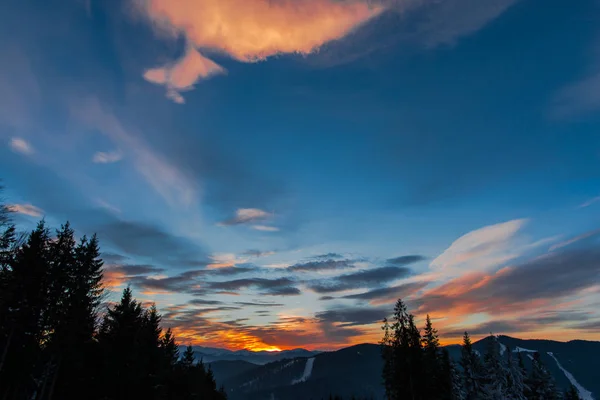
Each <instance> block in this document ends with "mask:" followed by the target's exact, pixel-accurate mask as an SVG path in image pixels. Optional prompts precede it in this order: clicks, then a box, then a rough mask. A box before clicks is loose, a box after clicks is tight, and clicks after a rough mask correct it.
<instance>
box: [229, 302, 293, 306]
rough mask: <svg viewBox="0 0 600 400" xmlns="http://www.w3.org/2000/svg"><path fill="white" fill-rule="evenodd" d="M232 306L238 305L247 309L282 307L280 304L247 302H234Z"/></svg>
mask: <svg viewBox="0 0 600 400" xmlns="http://www.w3.org/2000/svg"><path fill="white" fill-rule="evenodd" d="M234 304H238V305H241V306H247V307H283V306H284V305H283V304H281V303H257V302H249V301H236V302H235V303H234Z"/></svg>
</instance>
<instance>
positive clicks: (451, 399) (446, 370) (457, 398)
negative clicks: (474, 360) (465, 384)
mask: <svg viewBox="0 0 600 400" xmlns="http://www.w3.org/2000/svg"><path fill="white" fill-rule="evenodd" d="M439 387H440V393H441V398H442V399H444V400H462V397H461V393H462V387H461V382H460V377H459V375H458V372H457V371H456V366H455V365H454V362H453V361H452V360H451V359H450V353H449V352H448V350H447V349H442V358H441V381H440V386H439Z"/></svg>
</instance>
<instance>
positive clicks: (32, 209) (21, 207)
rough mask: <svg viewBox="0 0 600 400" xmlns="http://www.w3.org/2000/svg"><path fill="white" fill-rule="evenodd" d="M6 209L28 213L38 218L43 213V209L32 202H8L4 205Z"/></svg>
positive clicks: (18, 212)
mask: <svg viewBox="0 0 600 400" xmlns="http://www.w3.org/2000/svg"><path fill="white" fill-rule="evenodd" d="M6 208H7V209H8V211H10V212H14V213H17V214H23V215H28V216H30V217H36V218H39V217H41V216H42V215H43V214H44V211H43V210H42V209H40V208H38V207H36V206H34V205H32V204H8V205H7V206H6Z"/></svg>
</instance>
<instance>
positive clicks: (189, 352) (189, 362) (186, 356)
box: [181, 346, 195, 368]
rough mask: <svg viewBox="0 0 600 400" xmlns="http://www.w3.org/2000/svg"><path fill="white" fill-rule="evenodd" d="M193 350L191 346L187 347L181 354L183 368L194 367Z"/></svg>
mask: <svg viewBox="0 0 600 400" xmlns="http://www.w3.org/2000/svg"><path fill="white" fill-rule="evenodd" d="M194 359H195V356H194V349H193V348H192V346H187V347H186V349H185V352H184V353H183V358H182V359H181V363H182V364H183V366H184V367H186V368H190V367H192V366H193V365H194Z"/></svg>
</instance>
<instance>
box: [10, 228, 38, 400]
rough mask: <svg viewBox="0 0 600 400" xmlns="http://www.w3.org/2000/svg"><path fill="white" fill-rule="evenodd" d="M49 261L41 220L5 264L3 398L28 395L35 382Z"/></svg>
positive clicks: (36, 381)
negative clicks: (6, 274) (6, 288)
mask: <svg viewBox="0 0 600 400" xmlns="http://www.w3.org/2000/svg"><path fill="white" fill-rule="evenodd" d="M49 262H50V234H49V231H48V229H47V228H46V226H45V223H44V222H43V221H42V222H40V223H39V224H38V225H37V227H36V229H34V230H33V231H32V232H31V233H30V234H29V237H28V238H27V241H26V242H25V243H24V244H23V245H22V246H20V248H18V249H17V251H16V253H15V255H14V257H13V259H12V260H11V263H10V266H9V269H10V283H9V286H10V288H9V290H8V291H7V292H8V293H6V294H5V296H6V297H5V298H4V300H3V302H5V305H6V307H7V308H6V310H7V315H6V316H5V317H3V320H4V321H5V324H6V325H5V328H4V330H5V331H6V332H8V335H7V339H6V343H5V344H4V351H3V354H2V361H3V364H2V370H1V371H0V374H1V376H0V390H1V391H2V393H0V394H1V395H2V396H6V398H10V396H15V397H19V396H29V394H30V393H32V392H35V391H36V390H37V386H38V385H39V379H37V377H38V376H39V374H38V369H39V368H40V364H39V360H40V359H41V357H42V353H41V347H40V344H43V339H44V338H46V337H47V332H46V330H45V329H44V320H45V312H46V311H47V307H48V303H47V301H46V300H47V297H46V294H47V292H48V270H49Z"/></svg>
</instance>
